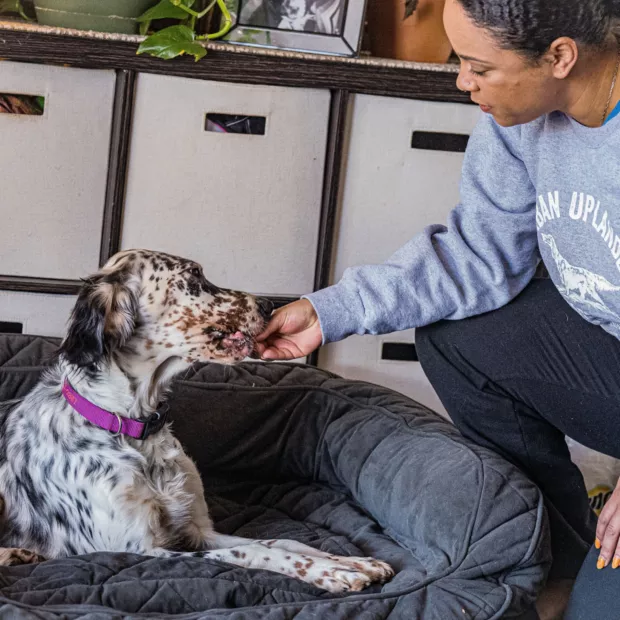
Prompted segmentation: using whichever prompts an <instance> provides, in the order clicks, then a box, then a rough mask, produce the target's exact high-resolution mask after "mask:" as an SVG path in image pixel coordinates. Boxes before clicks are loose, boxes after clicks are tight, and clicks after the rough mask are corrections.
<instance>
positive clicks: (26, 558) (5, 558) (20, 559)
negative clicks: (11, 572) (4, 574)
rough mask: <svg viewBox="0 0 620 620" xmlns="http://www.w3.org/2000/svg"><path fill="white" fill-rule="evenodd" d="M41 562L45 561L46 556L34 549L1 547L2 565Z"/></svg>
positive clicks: (0, 560)
mask: <svg viewBox="0 0 620 620" xmlns="http://www.w3.org/2000/svg"><path fill="white" fill-rule="evenodd" d="M39 562H45V558H44V557H43V556H41V555H39V554H38V553H35V552H34V551H28V549H6V548H0V566H17V565H18V564H38V563H39Z"/></svg>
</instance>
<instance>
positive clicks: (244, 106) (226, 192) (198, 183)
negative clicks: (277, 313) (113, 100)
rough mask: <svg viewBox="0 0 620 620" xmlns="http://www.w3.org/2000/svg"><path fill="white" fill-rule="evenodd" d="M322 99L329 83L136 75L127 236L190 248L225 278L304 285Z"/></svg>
mask: <svg viewBox="0 0 620 620" xmlns="http://www.w3.org/2000/svg"><path fill="white" fill-rule="evenodd" d="M329 107H330V94H329V92H328V91H322V90H311V89H293V88H279V87H272V86H248V85H237V84H224V83H217V82H210V81H202V80H192V79H187V78H178V77H168V76H157V75H140V76H139V78H138V84H137V92H136V103H135V112H134V123H133V134H132V141H131V156H130V162H129V171H128V184H127V195H126V205H125V213H124V222H123V229H122V247H123V248H124V249H129V248H136V247H146V248H149V249H153V250H160V251H164V252H169V253H172V254H177V255H181V256H185V257H187V258H192V259H194V260H196V261H198V262H199V263H201V264H202V265H203V267H204V270H205V275H206V276H207V278H208V279H209V280H212V281H213V282H214V283H215V284H218V285H221V286H225V287H227V288H236V289H242V290H246V291H250V292H253V293H263V294H272V295H277V294H281V295H298V294H301V293H305V292H306V291H308V290H309V289H311V288H312V285H313V280H314V270H315V261H316V248H317V237H318V228H319V218H320V207H321V196H322V181H323V170H324V163H325V150H326V140H327V128H328V120H329ZM212 115H216V118H217V119H218V120H219V115H222V116H223V117H225V118H231V117H239V118H244V117H246V116H249V117H252V118H253V120H254V121H255V122H254V123H253V125H252V127H250V129H254V130H258V133H254V134H238V133H232V131H231V132H229V133H225V132H223V131H222V125H218V123H215V122H210V121H208V119H207V117H209V118H213V116H212ZM222 122H223V121H222ZM231 122H234V120H233V121H231ZM207 129H211V130H209V131H208V130H207ZM213 129H214V130H213ZM230 129H231V130H232V129H234V126H232V125H231V126H230ZM261 129H262V133H261Z"/></svg>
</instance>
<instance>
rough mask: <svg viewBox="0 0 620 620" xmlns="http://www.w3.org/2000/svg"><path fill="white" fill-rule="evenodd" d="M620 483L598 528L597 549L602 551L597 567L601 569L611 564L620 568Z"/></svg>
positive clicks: (602, 512) (608, 502)
mask: <svg viewBox="0 0 620 620" xmlns="http://www.w3.org/2000/svg"><path fill="white" fill-rule="evenodd" d="M619 539H620V481H618V484H617V485H616V488H615V489H614V492H613V493H612V495H611V497H610V498H609V499H608V500H607V503H606V504H605V506H604V508H603V510H602V511H601V516H600V517H599V519H598V525H597V527H596V542H595V543H594V544H595V546H596V548H597V549H600V550H601V553H600V555H599V558H598V562H597V565H596V567H597V568H599V569H601V568H605V567H606V566H608V565H609V564H611V565H612V567H613V568H618V567H619V566H620V543H619V542H618V540H619Z"/></svg>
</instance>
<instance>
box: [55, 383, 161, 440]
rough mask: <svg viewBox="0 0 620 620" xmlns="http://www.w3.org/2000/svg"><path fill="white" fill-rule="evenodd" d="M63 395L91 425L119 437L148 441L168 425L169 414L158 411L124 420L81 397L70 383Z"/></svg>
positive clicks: (65, 386)
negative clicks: (146, 416) (140, 417)
mask: <svg viewBox="0 0 620 620" xmlns="http://www.w3.org/2000/svg"><path fill="white" fill-rule="evenodd" d="M62 395H63V396H64V397H65V400H66V401H67V402H68V403H69V404H70V405H71V406H72V407H73V408H74V409H75V410H76V411H77V412H78V413H79V414H80V415H81V416H82V417H83V418H86V419H87V420H88V421H89V422H90V423H91V424H94V425H95V426H98V427H99V428H102V429H103V430H105V431H108V432H110V433H112V434H113V435H114V436H115V437H116V436H117V435H127V436H128V437H133V438H134V439H146V438H147V437H150V436H151V435H154V434H155V433H157V432H158V431H160V430H161V429H162V428H163V426H164V424H165V423H166V418H167V417H168V412H167V411H166V412H165V413H159V412H158V411H156V412H155V413H153V414H152V415H151V416H150V417H149V418H146V419H145V418H142V419H137V420H134V419H132V418H124V417H123V416H121V415H119V414H118V413H111V412H110V411H106V410H105V409H101V408H100V407H97V405H93V403H91V402H90V401H88V400H86V399H85V398H84V397H83V396H80V395H79V394H78V393H77V392H76V391H75V390H74V389H73V387H72V386H71V384H70V383H69V382H68V381H65V382H64V384H63V386H62Z"/></svg>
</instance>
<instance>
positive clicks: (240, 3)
mask: <svg viewBox="0 0 620 620" xmlns="http://www.w3.org/2000/svg"><path fill="white" fill-rule="evenodd" d="M226 5H227V7H228V9H229V11H230V13H231V15H232V17H233V23H234V26H233V28H232V30H231V31H230V33H229V34H228V35H227V36H226V37H225V39H224V40H226V41H228V42H230V43H241V44H245V45H254V46H259V47H271V48H276V49H287V50H296V51H302V52H314V53H322V54H334V55H338V56H355V55H356V54H357V53H358V52H359V47H360V41H361V35H362V27H363V23H364V12H365V9H366V0H226Z"/></svg>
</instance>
